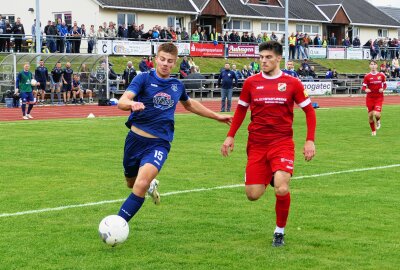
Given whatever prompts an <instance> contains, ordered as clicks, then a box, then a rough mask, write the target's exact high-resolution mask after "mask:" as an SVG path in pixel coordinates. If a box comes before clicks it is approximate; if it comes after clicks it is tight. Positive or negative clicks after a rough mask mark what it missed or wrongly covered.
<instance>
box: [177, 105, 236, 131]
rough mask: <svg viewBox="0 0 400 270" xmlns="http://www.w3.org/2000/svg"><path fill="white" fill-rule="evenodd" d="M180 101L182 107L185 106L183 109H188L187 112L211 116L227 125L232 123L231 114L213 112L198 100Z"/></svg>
mask: <svg viewBox="0 0 400 270" xmlns="http://www.w3.org/2000/svg"><path fill="white" fill-rule="evenodd" d="M181 103H182V105H183V107H185V109H186V110H188V111H189V112H192V113H195V114H197V115H200V116H203V117H207V118H211V119H214V120H217V121H219V122H222V123H226V124H228V125H230V124H231V123H232V116H231V115H225V114H219V113H215V112H213V111H211V110H210V109H208V108H207V107H205V106H204V105H203V104H201V103H200V102H198V101H197V100H193V99H188V100H186V101H181Z"/></svg>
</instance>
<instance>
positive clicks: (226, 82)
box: [218, 69, 238, 89]
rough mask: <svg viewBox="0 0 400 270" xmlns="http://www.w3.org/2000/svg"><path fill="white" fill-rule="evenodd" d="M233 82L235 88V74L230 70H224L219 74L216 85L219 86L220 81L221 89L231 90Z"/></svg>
mask: <svg viewBox="0 0 400 270" xmlns="http://www.w3.org/2000/svg"><path fill="white" fill-rule="evenodd" d="M233 80H235V86H237V82H238V81H237V80H238V78H237V77H236V72H234V71H232V70H226V69H224V70H223V71H221V73H220V74H219V77H218V85H220V84H221V81H222V86H221V88H223V89H231V88H233Z"/></svg>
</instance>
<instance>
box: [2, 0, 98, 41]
mask: <svg viewBox="0 0 400 270" xmlns="http://www.w3.org/2000/svg"><path fill="white" fill-rule="evenodd" d="M3 1H4V2H5V0H1V2H3ZM29 8H33V9H34V10H36V1H35V0H13V1H12V4H9V5H6V4H3V3H2V5H1V12H0V13H1V14H13V15H15V18H17V17H20V18H21V22H22V24H23V25H24V28H25V33H26V34H27V35H30V34H31V27H32V24H33V20H34V19H35V17H36V12H29V11H28V9H29ZM68 11H70V12H71V13H72V21H77V22H78V25H81V24H85V25H86V26H87V25H90V24H95V25H97V24H98V21H99V7H98V5H96V4H95V2H94V1H92V0H80V1H79V0H69V1H60V0H40V21H41V22H42V29H43V28H44V26H45V25H46V24H47V21H48V20H54V13H59V12H68Z"/></svg>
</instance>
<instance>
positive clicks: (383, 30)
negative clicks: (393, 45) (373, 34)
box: [378, 29, 389, 37]
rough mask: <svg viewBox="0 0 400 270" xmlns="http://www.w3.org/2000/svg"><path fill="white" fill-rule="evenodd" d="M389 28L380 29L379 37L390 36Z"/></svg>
mask: <svg viewBox="0 0 400 270" xmlns="http://www.w3.org/2000/svg"><path fill="white" fill-rule="evenodd" d="M388 32H389V31H388V30H387V29H378V37H388Z"/></svg>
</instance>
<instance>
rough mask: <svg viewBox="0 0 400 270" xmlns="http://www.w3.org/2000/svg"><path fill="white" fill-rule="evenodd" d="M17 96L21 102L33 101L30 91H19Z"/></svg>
mask: <svg viewBox="0 0 400 270" xmlns="http://www.w3.org/2000/svg"><path fill="white" fill-rule="evenodd" d="M19 97H20V98H21V100H22V103H27V102H33V94H32V92H21V93H19Z"/></svg>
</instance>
